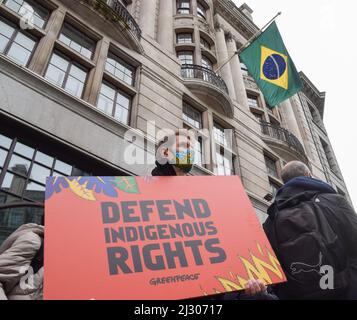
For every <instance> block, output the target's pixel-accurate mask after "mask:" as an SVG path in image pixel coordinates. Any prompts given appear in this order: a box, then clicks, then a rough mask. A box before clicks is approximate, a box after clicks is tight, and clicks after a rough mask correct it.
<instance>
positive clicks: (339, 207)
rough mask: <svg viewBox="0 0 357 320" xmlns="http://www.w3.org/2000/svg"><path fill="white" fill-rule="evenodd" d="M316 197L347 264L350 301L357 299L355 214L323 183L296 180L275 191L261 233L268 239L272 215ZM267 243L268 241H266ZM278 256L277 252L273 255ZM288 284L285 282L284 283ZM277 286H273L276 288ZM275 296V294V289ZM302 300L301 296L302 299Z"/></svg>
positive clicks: (356, 217)
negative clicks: (349, 280) (349, 275)
mask: <svg viewBox="0 0 357 320" xmlns="http://www.w3.org/2000/svg"><path fill="white" fill-rule="evenodd" d="M317 195H319V200H320V205H319V206H320V207H321V208H322V211H323V213H324V214H325V215H326V218H327V220H328V221H329V223H330V224H331V226H332V227H333V229H334V230H335V232H336V234H338V236H339V238H341V240H342V243H343V247H344V249H345V250H346V253H347V255H348V258H349V260H350V265H351V286H350V291H351V292H350V294H349V295H348V296H349V297H350V298H353V299H356V298H357V285H356V284H357V263H356V262H357V245H356V243H357V215H356V213H355V211H354V210H353V208H352V207H351V205H350V204H349V203H348V201H347V199H346V198H345V197H343V196H342V195H339V194H337V193H336V191H335V190H334V189H333V188H332V187H331V186H330V185H328V184H327V183H325V182H323V181H320V180H317V179H313V178H308V177H298V178H295V179H292V180H291V181H289V182H288V183H286V184H285V185H284V186H283V187H282V188H281V189H279V190H278V192H277V194H276V197H275V200H274V203H273V204H272V205H271V206H270V207H269V209H268V212H267V213H268V216H269V217H268V219H267V221H266V222H265V223H264V225H263V227H264V230H265V232H266V234H267V236H268V238H269V235H270V234H271V233H272V232H271V230H272V228H274V219H275V217H276V215H278V214H282V213H283V212H284V213H287V211H288V210H290V208H292V207H294V206H296V205H297V204H299V203H300V202H302V201H308V200H311V199H313V198H314V197H315V196H317ZM269 240H271V239H269ZM274 249H275V250H277V249H276V248H274ZM276 253H277V254H278V255H279V252H276ZM287 285H288V283H287ZM278 288H279V285H278V286H276V289H278ZM276 293H277V294H278V295H279V292H278V290H276ZM302 298H303V297H302Z"/></svg>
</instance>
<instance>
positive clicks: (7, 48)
mask: <svg viewBox="0 0 357 320" xmlns="http://www.w3.org/2000/svg"><path fill="white" fill-rule="evenodd" d="M0 21H1V22H3V23H4V24H7V25H8V26H10V27H11V28H13V29H14V33H13V34H12V35H11V38H9V41H8V43H7V44H6V46H5V48H4V50H3V52H0V54H2V55H4V56H6V57H7V58H8V59H10V60H11V61H14V63H16V64H18V65H21V66H23V67H25V68H28V66H29V65H30V63H31V60H32V58H33V56H34V54H35V51H36V49H37V46H38V42H39V39H38V38H37V37H35V36H34V35H32V34H30V33H29V32H27V30H22V29H21V28H20V27H19V26H18V25H16V24H15V23H13V22H12V21H9V20H8V19H6V18H4V17H3V16H0ZM19 33H20V34H22V35H24V36H25V37H28V38H30V39H31V40H32V41H34V42H35V45H34V47H33V49H32V51H30V55H29V57H28V61H27V62H26V64H25V65H22V64H20V63H18V62H17V61H16V60H15V59H13V58H12V57H10V56H8V53H9V51H10V49H11V47H12V45H13V44H14V43H15V39H16V37H17V35H18V34H19ZM16 44H17V45H19V44H18V43H16ZM21 47H22V46H21ZM25 49H27V48H25Z"/></svg>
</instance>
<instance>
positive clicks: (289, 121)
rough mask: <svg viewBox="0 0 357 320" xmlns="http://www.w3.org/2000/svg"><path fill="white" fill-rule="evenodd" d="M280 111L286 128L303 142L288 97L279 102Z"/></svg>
mask: <svg viewBox="0 0 357 320" xmlns="http://www.w3.org/2000/svg"><path fill="white" fill-rule="evenodd" d="M280 111H281V113H282V115H283V117H284V120H285V123H286V125H287V129H288V130H289V131H291V132H292V133H293V134H294V135H295V136H296V137H297V138H298V139H299V140H300V142H301V143H302V144H303V139H302V135H301V132H300V129H299V125H298V123H297V121H296V117H295V113H294V110H293V106H292V105H291V102H290V99H287V100H285V101H284V102H282V103H281V104H280Z"/></svg>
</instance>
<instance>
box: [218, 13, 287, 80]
mask: <svg viewBox="0 0 357 320" xmlns="http://www.w3.org/2000/svg"><path fill="white" fill-rule="evenodd" d="M280 15H281V11H279V12H278V13H277V14H276V15H275V16H274V17H273V18H272V19H271V20H270V21H269V22H268V23H266V24H265V25H264V26H263V27H262V28H261V29H260V30H259V31H258V32H257V33H256V34H255V35H253V36H252V37H251V38H250V39H249V40H248V41H247V42H246V43H245V44H244V45H243V46H242V47H240V48H239V50H237V51H236V52H234V54H233V55H232V56H231V57H230V58H229V59H228V60H227V61H226V62H225V63H223V64H222V65H221V66H220V67H219V68H218V69H217V70H216V71H215V72H216V73H218V72H219V71H220V70H221V69H222V68H223V67H224V66H225V65H226V64H227V63H228V62H230V61H231V60H232V59H233V58H234V56H235V55H236V54H240V53H241V52H242V51H243V50H244V49H246V48H247V47H248V46H249V45H250V44H251V43H252V42H253V41H254V40H255V39H256V38H258V37H259V36H260V35H261V34H262V33H263V32H264V29H265V28H266V27H268V26H269V25H270V24H271V23H272V22H273V21H274V20H275V19H276V18H277V17H279V16H280Z"/></svg>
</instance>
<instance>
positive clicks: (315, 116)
mask: <svg viewBox="0 0 357 320" xmlns="http://www.w3.org/2000/svg"><path fill="white" fill-rule="evenodd" d="M308 106H309V110H310V114H311V118H312V120H313V121H314V122H315V123H316V124H319V123H320V117H319V115H318V113H317V111H316V110H315V109H314V107H313V106H312V105H310V104H309V103H308Z"/></svg>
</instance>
